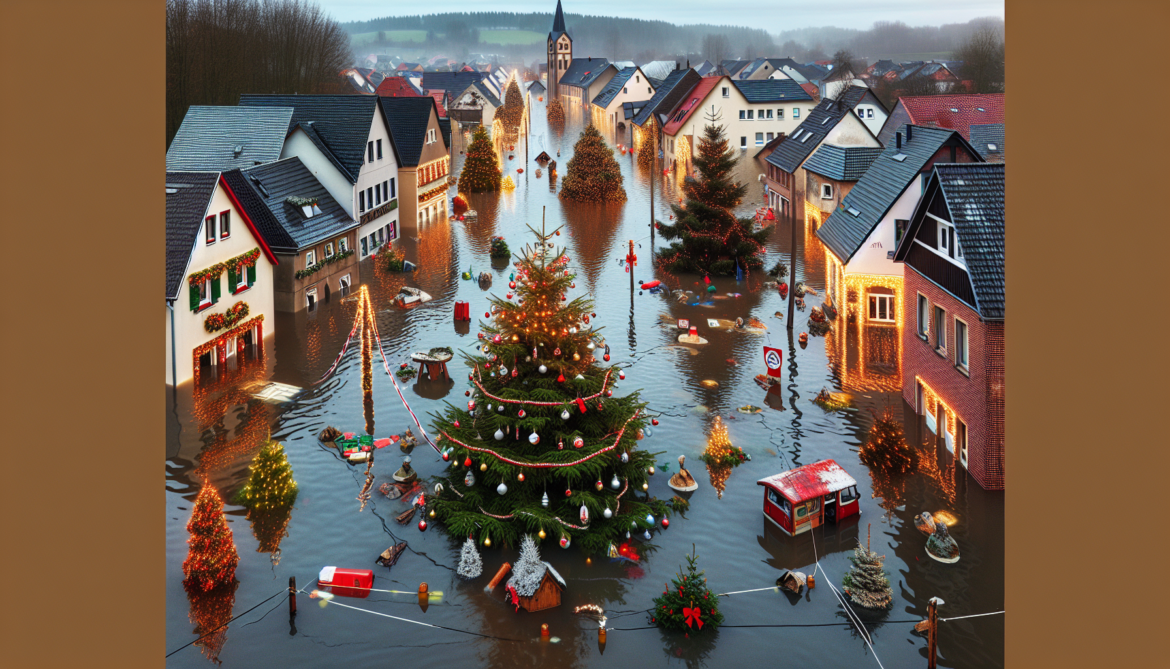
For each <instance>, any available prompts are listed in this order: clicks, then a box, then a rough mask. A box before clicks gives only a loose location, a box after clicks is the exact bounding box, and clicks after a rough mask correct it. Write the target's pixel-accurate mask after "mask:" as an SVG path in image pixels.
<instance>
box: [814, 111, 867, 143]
mask: <svg viewBox="0 0 1170 669" xmlns="http://www.w3.org/2000/svg"><path fill="white" fill-rule="evenodd" d="M821 143H822V144H832V145H833V146H868V147H873V148H881V146H882V145H881V143H880V142H879V141H878V140H877V138H875V137H874V136H873V134H871V133H870V132H869V130H868V129H866V127H865V125H863V124H862V122H861V119H859V118H857V115H855V114H846V115H844V116H843V117H841V120H840V121H838V122H837V125H835V126H833V129H832V130H830V131H829V134H828V135H825V139H824V140H822V142H821Z"/></svg>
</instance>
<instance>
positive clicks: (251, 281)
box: [247, 265, 256, 288]
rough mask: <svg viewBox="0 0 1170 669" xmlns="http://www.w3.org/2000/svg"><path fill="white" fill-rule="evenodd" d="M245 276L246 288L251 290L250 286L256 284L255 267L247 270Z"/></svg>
mask: <svg viewBox="0 0 1170 669" xmlns="http://www.w3.org/2000/svg"><path fill="white" fill-rule="evenodd" d="M247 276H248V287H249V288H251V287H252V284H254V283H256V266H255V265H252V266H251V267H249V268H248V271H247Z"/></svg>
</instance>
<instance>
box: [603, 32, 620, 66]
mask: <svg viewBox="0 0 1170 669" xmlns="http://www.w3.org/2000/svg"><path fill="white" fill-rule="evenodd" d="M621 45H622V40H621V36H620V35H619V34H618V32H617V31H616V30H611V31H609V32H607V33H606V35H605V52H606V53H608V54H609V59H610V61H616V60H617V59H618V48H619V47H621Z"/></svg>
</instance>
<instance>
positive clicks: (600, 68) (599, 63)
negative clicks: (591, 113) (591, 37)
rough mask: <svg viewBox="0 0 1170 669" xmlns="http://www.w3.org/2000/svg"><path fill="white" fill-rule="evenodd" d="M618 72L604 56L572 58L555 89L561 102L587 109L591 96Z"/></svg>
mask: <svg viewBox="0 0 1170 669" xmlns="http://www.w3.org/2000/svg"><path fill="white" fill-rule="evenodd" d="M617 73H618V68H617V67H615V66H614V65H613V64H612V63H610V62H609V61H608V60H606V59H605V58H574V59H572V60H570V61H569V67H568V69H566V70H565V72H564V73H563V74H561V78H560V80H559V81H558V82H557V91H558V95H559V96H560V99H561V101H562V104H569V105H576V106H577V107H578V108H579V109H582V110H586V111H587V110H588V108H589V105H590V103H591V102H592V101H593V98H595V97H597V96H598V94H600V93H601V91H602V90H603V89H604V88H605V86H606V85H607V84H608V83H609V81H610V79H613V78H614V76H615V75H617Z"/></svg>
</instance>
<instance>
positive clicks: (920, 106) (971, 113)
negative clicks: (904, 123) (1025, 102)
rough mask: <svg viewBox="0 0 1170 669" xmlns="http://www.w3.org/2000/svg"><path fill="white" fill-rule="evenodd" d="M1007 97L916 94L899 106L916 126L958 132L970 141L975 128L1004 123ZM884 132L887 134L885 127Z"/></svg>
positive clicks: (905, 99) (901, 101) (902, 99)
mask: <svg viewBox="0 0 1170 669" xmlns="http://www.w3.org/2000/svg"><path fill="white" fill-rule="evenodd" d="M1003 96H1004V94H1003V93H977V94H967V95H912V96H905V97H902V98H899V100H898V104H900V105H902V107H903V108H904V109H905V110H906V113H907V114H909V115H910V122H911V123H913V124H914V125H924V126H937V127H939V128H949V129H951V130H958V131H959V134H960V135H962V136H963V139H965V140H968V141H970V139H971V126H972V125H984V124H988V123H1003V122H1004V107H1003ZM882 130H883V133H884V131H885V128H882ZM891 136H892V131H891ZM883 143H884V142H883Z"/></svg>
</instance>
